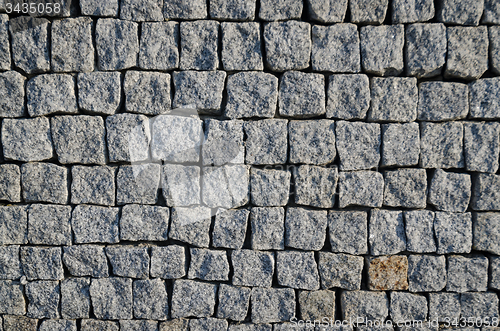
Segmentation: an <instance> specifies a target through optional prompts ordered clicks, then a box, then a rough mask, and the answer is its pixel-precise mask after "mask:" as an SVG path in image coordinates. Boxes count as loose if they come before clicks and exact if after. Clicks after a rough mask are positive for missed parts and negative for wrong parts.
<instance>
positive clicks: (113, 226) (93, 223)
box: [71, 205, 119, 244]
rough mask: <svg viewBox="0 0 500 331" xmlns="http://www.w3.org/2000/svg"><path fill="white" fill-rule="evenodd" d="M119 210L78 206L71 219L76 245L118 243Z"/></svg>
mask: <svg viewBox="0 0 500 331" xmlns="http://www.w3.org/2000/svg"><path fill="white" fill-rule="evenodd" d="M118 212H119V209H118V208H109V207H99V206H85V205H83V206H76V207H75V209H74V210H73V214H72V217H71V227H72V230H73V234H74V242H75V244H85V243H117V242H118V241H119V238H118V220H119V215H118Z"/></svg>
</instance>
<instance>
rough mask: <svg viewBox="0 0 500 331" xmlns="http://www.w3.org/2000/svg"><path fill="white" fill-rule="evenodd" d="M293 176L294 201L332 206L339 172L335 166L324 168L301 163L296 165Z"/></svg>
mask: <svg viewBox="0 0 500 331" xmlns="http://www.w3.org/2000/svg"><path fill="white" fill-rule="evenodd" d="M293 176H294V178H295V203H296V204H299V205H306V206H313V207H320V208H333V206H334V205H335V192H336V189H337V181H338V180H339V174H338V170H337V167H332V168H324V167H318V166H309V165H303V166H300V167H298V168H297V169H296V170H295V172H294V174H293Z"/></svg>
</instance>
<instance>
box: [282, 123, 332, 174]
mask: <svg viewBox="0 0 500 331" xmlns="http://www.w3.org/2000/svg"><path fill="white" fill-rule="evenodd" d="M288 135H289V142H290V163H305V164H316V165H322V164H328V163H332V162H333V161H334V159H335V156H336V154H337V151H336V149H335V122H334V121H330V120H315V121H314V120H313V121H290V123H289V125H288Z"/></svg>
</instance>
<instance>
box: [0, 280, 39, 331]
mask: <svg viewBox="0 0 500 331" xmlns="http://www.w3.org/2000/svg"><path fill="white" fill-rule="evenodd" d="M0 285H1V286H0V298H1V299H2V300H1V301H0V312H1V313H2V314H10V315H24V314H26V301H25V299H24V295H23V288H22V287H21V285H17V284H15V283H14V284H13V283H12V281H10V280H0ZM6 317H7V316H4V318H6ZM4 322H5V323H7V320H5V321H4ZM5 326H7V325H5ZM35 330H36V328H35Z"/></svg>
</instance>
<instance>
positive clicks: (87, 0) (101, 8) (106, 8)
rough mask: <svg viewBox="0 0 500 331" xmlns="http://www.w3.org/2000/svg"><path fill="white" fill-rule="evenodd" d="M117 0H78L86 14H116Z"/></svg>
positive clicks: (83, 12)
mask: <svg viewBox="0 0 500 331" xmlns="http://www.w3.org/2000/svg"><path fill="white" fill-rule="evenodd" d="M118 7H119V1H118V0H109V1H100V0H80V9H81V11H82V14H83V15H86V16H112V17H117V16H118Z"/></svg>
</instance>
